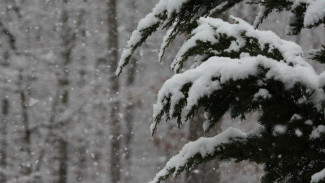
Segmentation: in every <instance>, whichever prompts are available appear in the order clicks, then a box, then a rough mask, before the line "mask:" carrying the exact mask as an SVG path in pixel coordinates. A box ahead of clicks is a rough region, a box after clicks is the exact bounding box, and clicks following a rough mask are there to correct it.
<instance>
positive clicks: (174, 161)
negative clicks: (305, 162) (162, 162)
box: [150, 128, 247, 183]
mask: <svg viewBox="0 0 325 183" xmlns="http://www.w3.org/2000/svg"><path fill="white" fill-rule="evenodd" d="M246 137H247V134H246V133H244V132H242V131H240V130H239V129H236V128H228V129H227V130H225V131H223V132H222V133H220V134H219V135H217V136H215V137H210V138H206V137H201V138H200V139H198V140H197V141H194V142H189V143H187V144H186V145H185V146H184V147H183V148H182V150H181V151H180V152H179V153H178V154H177V155H175V156H174V157H172V158H171V159H170V160H169V161H168V162H167V164H166V166H165V167H164V168H163V169H162V170H161V171H160V172H158V173H157V174H156V176H155V178H154V179H153V180H152V181H151V182H150V183H159V182H161V181H164V180H166V179H167V178H168V177H169V176H170V175H172V174H173V175H174V176H177V175H178V174H180V173H181V172H182V171H184V170H185V169H190V168H191V167H193V166H197V165H198V164H201V163H203V162H205V161H208V160H211V159H212V158H213V157H215V156H216V155H217V153H218V148H221V146H222V145H223V144H226V143H231V142H232V141H235V140H236V139H243V138H246Z"/></svg>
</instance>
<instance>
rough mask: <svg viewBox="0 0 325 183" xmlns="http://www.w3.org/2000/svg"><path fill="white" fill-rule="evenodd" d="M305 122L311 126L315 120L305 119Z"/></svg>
mask: <svg viewBox="0 0 325 183" xmlns="http://www.w3.org/2000/svg"><path fill="white" fill-rule="evenodd" d="M305 124H306V125H309V126H311V125H313V121H312V120H310V119H309V120H307V121H305Z"/></svg>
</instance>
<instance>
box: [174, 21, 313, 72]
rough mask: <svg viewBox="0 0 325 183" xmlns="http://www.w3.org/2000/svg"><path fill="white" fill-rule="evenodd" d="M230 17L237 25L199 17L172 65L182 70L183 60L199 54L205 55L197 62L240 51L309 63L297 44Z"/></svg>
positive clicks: (302, 63) (293, 62) (175, 68)
mask: <svg viewBox="0 0 325 183" xmlns="http://www.w3.org/2000/svg"><path fill="white" fill-rule="evenodd" d="M231 18H232V19H233V20H234V21H235V22H236V24H230V23H228V22H224V21H222V20H221V19H214V18H210V17H208V18H200V19H199V21H198V24H199V25H198V27H197V28H196V29H194V30H193V31H192V34H191V37H190V38H189V39H188V40H187V41H186V42H185V43H184V44H183V45H182V47H181V48H180V50H179V52H178V54H177V56H176V58H175V59H174V61H173V63H172V65H171V68H172V69H173V70H174V71H175V72H179V71H180V69H181V68H182V65H183V63H184V62H185V61H186V60H187V59H188V58H189V57H190V56H196V55H203V57H202V59H203V60H199V61H198V62H202V61H204V59H207V58H209V57H211V56H221V57H231V58H240V55H241V54H249V55H250V56H256V55H264V56H266V57H269V58H272V59H275V60H278V61H281V60H283V61H285V62H287V63H290V64H293V65H296V64H300V65H306V64H307V63H306V62H305V60H304V58H303V57H302V55H303V51H302V49H301V47H300V46H299V45H297V44H296V43H294V42H290V41H286V40H282V39H280V38H279V37H278V36H277V35H276V34H275V33H273V32H271V31H260V30H256V29H254V28H253V26H251V25H250V24H248V23H247V22H245V21H244V20H242V19H240V18H236V17H231ZM307 65H308V64H307Z"/></svg>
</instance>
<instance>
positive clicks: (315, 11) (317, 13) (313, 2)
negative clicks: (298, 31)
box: [304, 0, 325, 27]
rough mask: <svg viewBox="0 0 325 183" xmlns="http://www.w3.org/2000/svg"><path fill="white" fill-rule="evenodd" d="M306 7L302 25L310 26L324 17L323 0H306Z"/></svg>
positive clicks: (324, 7)
mask: <svg viewBox="0 0 325 183" xmlns="http://www.w3.org/2000/svg"><path fill="white" fill-rule="evenodd" d="M307 3H309V6H308V7H307V10H306V14H305V18H304V26H305V27H308V26H312V25H314V24H317V23H318V22H319V21H321V20H323V19H325V1H324V0H307Z"/></svg>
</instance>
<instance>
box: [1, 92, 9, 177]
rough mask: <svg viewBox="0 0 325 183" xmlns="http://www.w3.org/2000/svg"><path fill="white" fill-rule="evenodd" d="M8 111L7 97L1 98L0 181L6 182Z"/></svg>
mask: <svg viewBox="0 0 325 183" xmlns="http://www.w3.org/2000/svg"><path fill="white" fill-rule="evenodd" d="M8 113H9V101H8V99H7V98H3V99H2V109H1V115H2V116H1V121H0V133H1V134H0V135H1V139H0V140H1V141H0V168H1V171H0V182H6V181H7V176H6V174H5V171H6V169H7V146H8V144H7V120H8V119H7V118H8Z"/></svg>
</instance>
